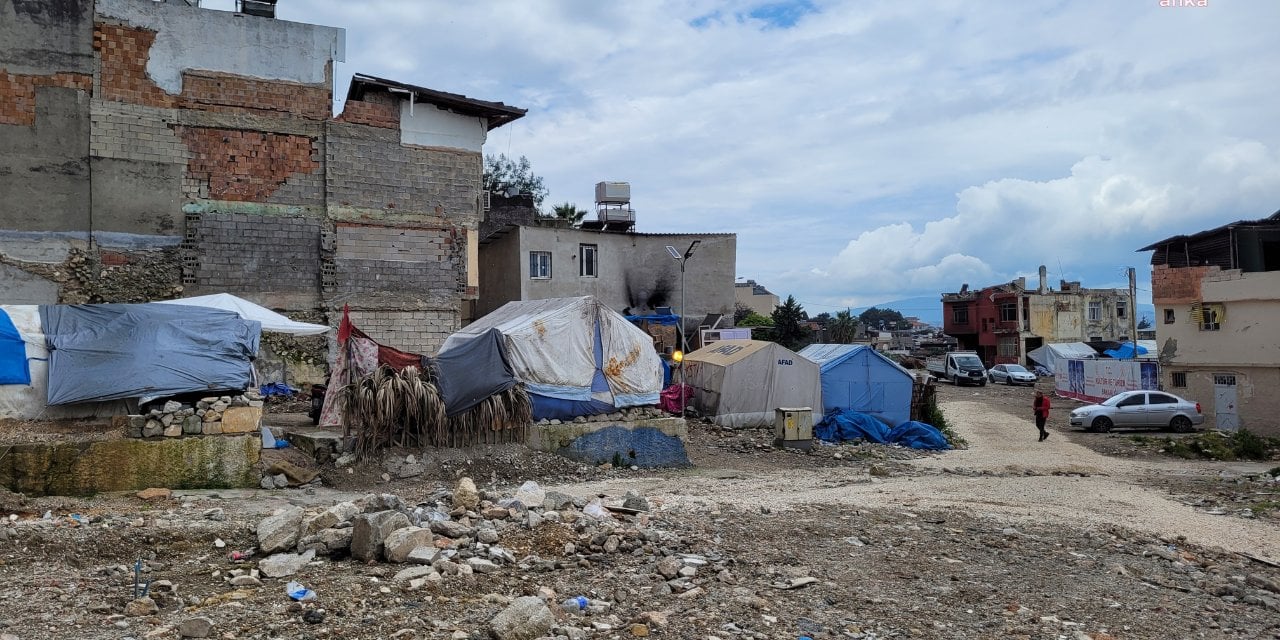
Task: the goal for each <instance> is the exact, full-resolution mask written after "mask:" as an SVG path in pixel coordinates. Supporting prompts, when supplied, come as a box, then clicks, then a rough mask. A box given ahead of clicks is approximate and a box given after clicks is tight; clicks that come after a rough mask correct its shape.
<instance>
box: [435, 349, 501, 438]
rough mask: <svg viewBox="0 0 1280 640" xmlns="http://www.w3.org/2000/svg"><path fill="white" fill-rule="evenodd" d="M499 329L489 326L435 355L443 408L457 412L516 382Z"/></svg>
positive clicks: (450, 413)
mask: <svg viewBox="0 0 1280 640" xmlns="http://www.w3.org/2000/svg"><path fill="white" fill-rule="evenodd" d="M504 341H505V340H504V338H503V337H502V332H501V331H499V330H497V329H490V330H488V331H486V332H484V333H482V334H480V335H478V336H475V337H473V338H471V339H470V340H467V341H466V342H458V343H455V344H454V346H453V347H452V348H450V349H449V350H448V351H446V352H444V353H441V354H440V355H438V356H436V358H435V366H436V368H437V370H438V371H439V373H440V376H439V382H438V384H439V385H440V395H442V396H443V397H444V398H443V399H444V405H445V412H446V413H448V414H449V415H451V416H452V415H457V414H459V413H462V412H463V411H466V410H467V409H470V408H471V407H474V406H476V405H477V404H480V403H481V402H482V401H484V399H485V398H488V397H489V396H491V395H493V394H495V393H502V392H503V391H506V390H507V389H510V388H511V387H514V386H515V384H516V379H515V376H514V375H512V373H511V364H510V362H508V361H507V351H506V348H505V347H504V346H503V343H504Z"/></svg>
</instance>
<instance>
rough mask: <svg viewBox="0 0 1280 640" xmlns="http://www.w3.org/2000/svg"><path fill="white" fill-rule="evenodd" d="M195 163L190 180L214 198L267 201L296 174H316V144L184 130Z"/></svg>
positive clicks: (287, 137)
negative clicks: (204, 187) (202, 187)
mask: <svg viewBox="0 0 1280 640" xmlns="http://www.w3.org/2000/svg"><path fill="white" fill-rule="evenodd" d="M180 134H181V136H182V139H183V141H184V142H186V145H187V148H188V150H189V151H190V154H191V159H190V160H189V161H188V163H187V176H188V177H189V178H191V179H193V180H196V181H197V183H199V184H202V185H207V193H202V194H200V195H201V196H203V197H208V198H211V199H214V200H232V201H239V202H262V201H265V200H266V199H267V198H268V197H269V196H271V194H272V193H274V192H275V191H276V189H278V188H280V187H281V185H283V184H284V183H285V181H286V180H288V179H289V176H291V175H293V174H299V173H302V174H305V173H311V172H314V171H318V170H319V169H320V163H318V162H317V161H316V160H315V158H314V157H313V154H314V150H313V146H314V145H313V140H312V139H311V138H309V137H307V136H295V135H286V134H278V133H263V132H260V131H240V130H235V129H209V128H203V127H183V128H182V129H181V131H180Z"/></svg>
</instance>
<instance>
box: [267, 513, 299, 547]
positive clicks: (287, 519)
mask: <svg viewBox="0 0 1280 640" xmlns="http://www.w3.org/2000/svg"><path fill="white" fill-rule="evenodd" d="M257 533H258V548H259V549H261V550H262V552H263V553H275V552H277V551H284V550H285V549H289V548H292V547H293V545H295V544H297V542H298V536H299V535H300V534H301V533H302V509H300V508H298V507H285V508H284V509H282V510H281V511H280V512H279V513H276V514H275V515H273V516H270V517H268V518H266V519H264V520H263V521H261V522H259V523H258V530H257Z"/></svg>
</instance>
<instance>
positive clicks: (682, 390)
mask: <svg viewBox="0 0 1280 640" xmlns="http://www.w3.org/2000/svg"><path fill="white" fill-rule="evenodd" d="M687 259H688V258H681V259H680V352H681V353H686V354H687V352H688V351H689V349H688V345H687V344H686V343H685V338H684V316H685V314H686V313H688V311H686V310H685V307H684V261H685V260H687ZM685 395H686V392H685V381H684V359H681V360H680V417H681V418H686V419H687V416H686V411H685V407H686V406H687V402H688V400H687V399H686V398H685Z"/></svg>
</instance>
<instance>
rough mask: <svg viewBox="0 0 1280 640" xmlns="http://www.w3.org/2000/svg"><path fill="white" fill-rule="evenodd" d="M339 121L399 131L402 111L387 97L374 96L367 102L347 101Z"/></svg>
mask: <svg viewBox="0 0 1280 640" xmlns="http://www.w3.org/2000/svg"><path fill="white" fill-rule="evenodd" d="M338 121H340V122H349V123H351V124H367V125H369V126H373V127H382V128H385V129H397V128H399V127H400V110H399V108H398V105H396V104H395V103H394V102H392V101H390V100H388V99H387V97H384V96H381V95H372V96H369V97H368V99H367V100H347V102H346V104H345V105H343V107H342V115H340V116H338Z"/></svg>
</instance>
